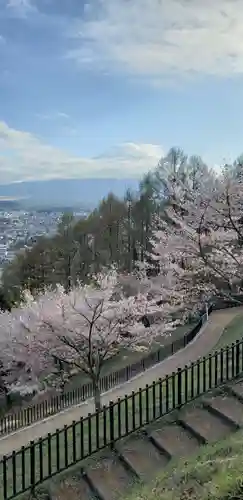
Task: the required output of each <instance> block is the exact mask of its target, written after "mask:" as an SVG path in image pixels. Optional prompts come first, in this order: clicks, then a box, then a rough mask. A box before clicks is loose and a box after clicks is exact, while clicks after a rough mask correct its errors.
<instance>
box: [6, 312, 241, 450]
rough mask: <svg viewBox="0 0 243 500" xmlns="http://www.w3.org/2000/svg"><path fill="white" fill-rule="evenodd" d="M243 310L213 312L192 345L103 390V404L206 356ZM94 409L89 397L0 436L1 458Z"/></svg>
mask: <svg viewBox="0 0 243 500" xmlns="http://www.w3.org/2000/svg"><path fill="white" fill-rule="evenodd" d="M242 312H243V307H234V308H231V309H225V310H222V311H213V312H212V314H211V315H210V317H209V320H208V322H207V323H206V324H205V325H204V326H203V328H202V330H201V331H200V333H199V334H198V335H197V336H196V338H195V339H194V340H193V341H192V342H191V343H190V344H188V345H187V346H186V347H185V348H184V349H181V350H180V351H178V352H177V353H175V354H174V355H173V356H170V357H169V358H167V359H165V360H164V361H162V362H161V363H158V364H157V365H155V366H153V367H152V368H149V369H148V370H146V371H145V372H144V373H142V374H140V375H138V376H136V377H134V378H133V379H131V380H129V381H128V382H126V383H125V384H122V385H121V386H118V387H114V388H113V389H112V390H110V391H108V392H106V393H104V394H103V395H102V405H108V404H109V401H110V400H112V401H116V400H117V399H118V398H123V397H124V396H125V395H126V394H130V393H131V392H132V391H135V392H136V391H138V389H139V388H144V387H145V386H146V384H148V385H150V384H152V383H153V381H155V380H158V379H159V378H160V377H161V378H164V377H165V376H166V375H167V374H168V375H169V374H171V373H172V372H173V371H176V370H177V369H178V368H179V367H183V366H185V365H186V364H190V362H191V361H195V360H197V359H198V358H200V357H202V356H206V355H207V354H208V353H209V352H210V351H212V350H213V348H214V347H215V346H216V345H217V343H218V341H219V339H220V337H221V335H222V332H223V330H224V328H225V327H226V326H227V325H228V324H229V323H230V322H231V321H232V319H233V318H235V317H236V316H237V315H242ZM93 411H94V405H93V401H92V400H87V401H86V402H85V403H82V404H80V405H77V406H74V407H71V408H68V409H67V410H64V411H62V412H60V413H58V414H56V415H54V416H52V417H49V418H47V419H44V420H43V421H39V422H37V423H35V424H33V425H31V426H29V427H26V428H22V429H20V430H18V431H17V432H14V433H12V434H9V435H7V436H3V437H2V438H0V458H1V457H2V456H3V455H8V454H10V453H12V451H14V450H16V449H19V448H21V446H25V445H27V444H28V443H29V442H30V441H32V440H36V439H38V438H40V437H43V436H46V435H47V434H48V433H49V432H50V433H52V432H55V431H56V429H57V428H59V429H60V428H62V427H63V426H64V425H70V424H72V422H73V421H74V420H79V418H80V417H81V416H83V417H85V416H87V415H88V413H92V412H93Z"/></svg>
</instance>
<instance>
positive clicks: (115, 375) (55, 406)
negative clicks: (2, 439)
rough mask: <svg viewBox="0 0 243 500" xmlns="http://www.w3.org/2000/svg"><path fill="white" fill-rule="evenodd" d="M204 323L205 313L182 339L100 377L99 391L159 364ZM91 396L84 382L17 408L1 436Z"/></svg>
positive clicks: (0, 422)
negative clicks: (73, 387)
mask: <svg viewBox="0 0 243 500" xmlns="http://www.w3.org/2000/svg"><path fill="white" fill-rule="evenodd" d="M211 311H212V306H211V307H210V308H209V310H208V313H209V314H210V313H211ZM205 321H206V314H203V315H201V317H200V320H199V321H198V323H197V324H196V325H195V326H194V327H193V328H192V329H191V330H190V331H189V332H188V333H186V334H185V335H184V336H183V337H182V338H179V339H177V340H175V341H174V342H172V343H171V344H168V345H166V346H163V347H160V348H159V349H158V350H156V351H153V352H151V353H149V354H147V355H146V356H145V357H143V358H142V359H140V360H139V361H137V362H136V363H132V364H129V365H127V366H125V367H124V368H121V369H120V370H116V371H113V372H111V373H110V374H108V375H104V376H103V377H101V378H100V390H101V392H102V393H103V392H106V391H108V390H109V389H111V388H113V387H115V386H117V385H120V384H123V383H124V382H127V381H128V380H130V379H131V378H133V377H135V376H136V375H138V374H139V373H142V372H144V371H145V370H147V369H148V368H150V367H152V366H154V365H156V364H157V363H160V362H161V361H163V360H164V359H165V358H167V357H168V356H170V355H172V354H174V353H175V352H177V351H179V350H180V349H182V348H183V347H185V346H186V345H188V344H189V343H190V342H191V341H192V340H193V339H194V338H195V336H196V335H197V333H198V332H199V330H200V328H201V327H202V325H203V323H204V322H205ZM91 397H93V385H92V383H87V384H84V385H81V386H80V387H77V388H76V389H74V390H72V391H66V392H64V393H62V394H60V393H59V394H57V395H55V396H52V397H49V398H47V399H45V400H44V401H42V402H40V403H36V404H35V405H30V406H28V407H27V408H24V409H20V410H19V411H17V412H13V413H11V414H9V415H6V416H4V417H2V418H1V419H0V435H5V434H9V433H11V432H14V431H16V430H18V429H20V428H23V427H27V426H28V425H31V424H33V423H34V422H37V421H40V420H42V419H44V418H46V417H49V416H51V415H54V414H56V413H58V412H59V411H61V410H63V409H65V408H68V407H71V406H74V405H76V404H79V403H81V402H82V401H85V400H86V399H89V398H91Z"/></svg>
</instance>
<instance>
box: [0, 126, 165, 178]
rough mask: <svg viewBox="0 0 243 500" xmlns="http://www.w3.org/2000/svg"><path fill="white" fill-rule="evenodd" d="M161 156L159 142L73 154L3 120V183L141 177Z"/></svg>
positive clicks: (0, 148) (0, 141)
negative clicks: (91, 155)
mask: <svg viewBox="0 0 243 500" xmlns="http://www.w3.org/2000/svg"><path fill="white" fill-rule="evenodd" d="M161 156H163V150H162V148H161V146H159V145H153V144H134V143H130V142H129V143H124V144H121V145H120V146H117V147H115V148H113V149H112V150H111V151H110V152H107V153H106V154H104V155H101V156H98V157H95V158H83V157H78V156H72V155H70V154H68V153H67V152H65V151H62V150H59V149H56V148H54V147H52V146H49V145H47V144H44V143H43V142H42V141H41V140H40V139H38V138H37V137H35V136H34V135H32V134H30V133H28V132H22V131H19V130H15V129H13V128H10V127H9V126H8V125H7V124H6V123H5V122H0V184H4V183H8V182H17V181H22V180H32V179H33V180H34V179H51V178H85V177H116V178H139V177H140V176H142V174H143V173H145V172H147V171H148V170H149V169H151V168H154V167H155V166H156V165H157V163H158V160H159V159H160V158H161Z"/></svg>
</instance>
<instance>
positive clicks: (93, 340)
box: [0, 268, 179, 409]
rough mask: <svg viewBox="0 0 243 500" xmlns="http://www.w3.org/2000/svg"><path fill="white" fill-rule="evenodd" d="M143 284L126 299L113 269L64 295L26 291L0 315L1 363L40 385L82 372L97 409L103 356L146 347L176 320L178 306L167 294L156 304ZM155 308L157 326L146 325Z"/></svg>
mask: <svg viewBox="0 0 243 500" xmlns="http://www.w3.org/2000/svg"><path fill="white" fill-rule="evenodd" d="M140 279H141V278H140ZM145 285H146V286H144V287H143V291H139V292H138V293H137V294H136V295H133V296H130V297H126V296H125V295H124V293H123V291H122V287H121V286H120V282H119V276H118V273H117V271H116V269H115V268H112V269H110V270H109V271H107V270H106V271H105V272H101V273H100V274H98V275H96V276H94V277H93V279H92V282H91V284H89V285H82V284H79V285H78V286H76V287H75V288H73V289H72V290H71V291H70V292H69V293H65V291H64V289H63V287H61V286H59V287H57V289H56V290H54V291H53V290H52V291H51V290H47V291H46V292H45V293H44V294H42V295H39V296H37V297H36V298H34V297H32V295H31V294H30V293H28V292H26V294H25V304H23V305H22V307H21V308H20V309H19V310H16V311H15V312H14V313H8V314H7V313H4V315H5V316H4V321H3V322H2V323H0V324H1V327H0V328H1V331H0V339H1V343H2V347H3V349H4V358H5V365H6V366H7V367H8V368H9V367H11V366H13V362H14V363H15V365H16V363H17V367H18V369H19V370H20V371H21V370H22V371H21V373H22V377H23V379H24V378H25V380H26V378H27V380H28V378H29V379H30V380H31V383H32V384H37V383H38V384H39V386H40V385H42V386H43V385H44V387H46V386H48V385H54V386H59V387H60V386H63V384H64V382H65V381H66V380H67V378H69V376H70V375H71V374H72V372H73V370H76V371H78V372H83V373H85V374H86V375H87V376H88V377H89V378H90V379H91V381H92V384H93V390H94V398H95V406H96V408H97V409H99V408H100V384H99V381H100V376H101V372H102V368H103V366H104V363H105V362H106V360H107V359H108V358H110V357H112V356H115V355H116V354H118V353H119V351H120V349H121V348H126V349H146V348H148V347H149V345H150V344H151V342H152V341H153V339H154V338H155V337H156V335H158V333H159V334H160V335H163V334H165V333H166V332H167V331H171V330H172V329H173V327H174V326H176V324H178V322H179V321H178V320H177V321H175V320H174V318H173V314H174V313H175V311H176V310H177V309H178V304H177V303H174V302H173V300H172V301H171V300H170V298H169V296H166V302H165V303H164V304H163V305H160V306H158V305H157V304H156V302H155V301H154V300H153V297H152V296H151V295H149V284H145ZM158 310H159V312H160V322H159V330H158V324H157V325H152V326H151V328H149V329H148V328H145V326H144V324H143V323H142V322H141V318H142V317H143V316H144V315H145V314H156V312H157V311H158ZM0 319H1V318H0ZM3 323H4V327H3V326H2V324H3ZM40 382H41V383H42V384H40ZM26 383H27V382H26Z"/></svg>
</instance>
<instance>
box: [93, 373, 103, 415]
mask: <svg viewBox="0 0 243 500" xmlns="http://www.w3.org/2000/svg"><path fill="white" fill-rule="evenodd" d="M93 391H94V402H95V409H96V410H97V411H100V410H101V394H100V387H99V381H97V380H93Z"/></svg>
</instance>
